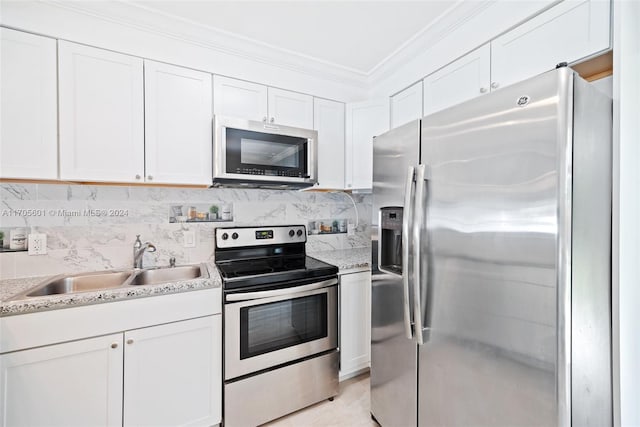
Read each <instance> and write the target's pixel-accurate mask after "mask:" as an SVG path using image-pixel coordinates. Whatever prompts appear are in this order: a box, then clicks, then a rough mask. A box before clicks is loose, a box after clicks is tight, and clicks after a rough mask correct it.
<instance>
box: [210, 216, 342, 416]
mask: <svg viewBox="0 0 640 427" xmlns="http://www.w3.org/2000/svg"><path fill="white" fill-rule="evenodd" d="M215 234H216V235H215V239H216V250H215V260H216V261H215V262H216V266H217V267H218V270H219V272H220V275H221V276H222V283H223V293H224V311H223V313H224V425H225V427H236V426H239V427H247V426H255V425H259V424H262V423H265V422H267V421H270V420H273V419H275V418H278V417H281V416H283V415H286V414H288V413H290V412H293V411H296V410H298V409H301V408H304V407H305V406H308V405H311V404H313V403H316V402H318V401H320V400H323V399H330V398H333V396H335V395H337V394H338V363H339V357H338V276H337V274H338V268H337V267H335V266H333V265H331V264H327V263H325V262H322V261H319V260H317V259H315V258H311V257H308V256H306V251H305V244H306V240H307V235H306V230H305V227H304V226H303V225H295V226H273V227H239V228H217V229H216V233H215Z"/></svg>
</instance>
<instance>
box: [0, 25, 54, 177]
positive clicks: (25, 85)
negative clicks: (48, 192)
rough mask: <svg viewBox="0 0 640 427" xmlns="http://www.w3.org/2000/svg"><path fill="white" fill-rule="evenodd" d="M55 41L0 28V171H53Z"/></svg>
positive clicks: (26, 173)
mask: <svg viewBox="0 0 640 427" xmlns="http://www.w3.org/2000/svg"><path fill="white" fill-rule="evenodd" d="M56 73H57V71H56V41H55V40H54V39H50V38H47V37H40V36H35V35H33V34H28V33H23V32H20V31H14V30H9V29H6V28H0V88H1V89H0V90H1V91H2V96H1V97H0V114H1V116H0V123H2V126H0V177H2V178H39V179H56V178H57V177H58V145H57V142H58V135H57V133H58V127H57V119H58V116H57V108H58V106H57V100H56V89H57V86H56Z"/></svg>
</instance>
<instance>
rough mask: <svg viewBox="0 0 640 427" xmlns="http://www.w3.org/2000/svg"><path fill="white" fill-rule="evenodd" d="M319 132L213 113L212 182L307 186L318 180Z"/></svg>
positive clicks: (264, 185) (279, 186)
mask: <svg viewBox="0 0 640 427" xmlns="http://www.w3.org/2000/svg"><path fill="white" fill-rule="evenodd" d="M317 143H318V132H317V131H315V130H311V129H299V128H293V127H287V126H280V125H276V124H273V123H266V122H255V121H251V120H244V119H237V118H232V117H221V116H216V117H214V143H213V185H214V186H228V185H231V186H246V187H264V188H287V187H292V188H301V187H310V186H312V185H314V184H316V182H317V181H318V172H317V171H318V164H317V161H318V160H317V159H318V156H317Z"/></svg>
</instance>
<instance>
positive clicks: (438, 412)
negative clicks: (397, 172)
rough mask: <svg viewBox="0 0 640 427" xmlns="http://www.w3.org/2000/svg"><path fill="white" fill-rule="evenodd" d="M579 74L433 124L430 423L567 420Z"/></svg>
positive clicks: (515, 89)
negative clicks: (565, 345)
mask: <svg viewBox="0 0 640 427" xmlns="http://www.w3.org/2000/svg"><path fill="white" fill-rule="evenodd" d="M571 79H572V76H571V74H570V72H569V71H568V70H563V71H561V72H553V73H547V74H544V75H541V76H539V77H537V78H535V79H532V80H529V81H526V82H523V83H521V84H518V85H514V86H512V87H508V88H505V89H502V90H500V91H496V92H495V93H492V94H490V95H487V96H484V97H481V98H478V99H476V100H473V101H470V102H467V103H465V104H462V105H460V106H457V107H453V108H450V109H448V110H445V111H442V112H439V113H436V114H434V115H431V116H427V117H425V118H424V119H423V121H422V145H421V163H422V164H424V165H426V166H427V168H428V171H429V172H430V173H429V176H428V180H427V182H426V190H425V199H426V201H424V202H423V203H425V206H424V214H425V215H424V217H425V220H424V223H423V230H422V233H423V234H422V239H421V240H422V246H421V249H420V250H421V259H422V261H423V262H424V263H425V264H426V266H425V267H427V268H425V270H427V271H428V276H427V277H423V278H421V299H420V300H421V303H422V304H423V312H422V315H423V319H422V323H423V328H424V331H423V339H424V342H425V343H424V345H421V346H419V350H418V351H419V362H418V366H419V368H418V371H419V379H418V382H419V386H418V387H419V391H418V400H419V405H418V407H419V411H418V425H419V426H443V425H446V426H470V425H473V426H524V425H529V426H532V425H535V426H548V425H556V424H557V423H558V419H559V418H558V404H557V399H556V375H557V374H558V375H562V373H563V370H562V369H563V368H562V367H560V371H559V372H558V370H559V364H558V361H557V357H558V351H557V350H558V340H562V337H560V336H559V335H557V333H556V327H557V323H558V322H557V315H556V310H557V306H558V304H557V303H558V295H561V296H562V292H559V291H560V290H559V289H558V287H557V286H556V283H558V280H561V278H560V276H561V275H562V274H563V271H561V269H559V268H558V265H559V264H560V263H561V262H562V261H561V257H560V256H559V250H558V245H560V246H562V245H564V244H566V242H565V241H564V240H563V239H564V237H563V235H561V234H562V227H563V225H562V224H559V221H558V217H559V209H561V208H563V206H560V203H559V198H560V197H564V196H566V194H565V193H566V191H567V188H566V186H565V183H566V178H567V176H566V171H567V170H570V169H568V168H567V167H563V166H561V165H565V166H566V164H567V163H564V162H565V157H566V155H567V153H569V159H570V147H569V146H568V142H567V141H568V140H569V138H570V129H571V127H570V123H568V120H570V117H569V116H568V114H569V112H570V107H571V104H570V101H569V99H570V98H569V95H570V94H571V84H570V83H571ZM569 197H570V195H569ZM559 230H560V232H559ZM558 242H560V243H558Z"/></svg>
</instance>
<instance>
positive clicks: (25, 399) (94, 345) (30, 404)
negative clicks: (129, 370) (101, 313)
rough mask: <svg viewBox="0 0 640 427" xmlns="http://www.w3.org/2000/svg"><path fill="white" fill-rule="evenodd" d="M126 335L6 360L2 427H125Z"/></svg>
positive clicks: (0, 359) (0, 376) (0, 374)
mask: <svg viewBox="0 0 640 427" xmlns="http://www.w3.org/2000/svg"><path fill="white" fill-rule="evenodd" d="M122 356H123V346H122V334H113V335H106V336H102V337H97V338H89V339H83V340H79V341H72V342H67V343H62V344H55V345H49V346H46V347H40V348H34V349H29V350H22V351H16V352H14V353H7V354H3V355H0V366H2V370H1V371H0V384H1V385H2V389H1V393H0V394H1V395H2V396H3V399H2V400H0V413H1V414H2V420H1V422H2V426H3V427H4V426H7V427H9V426H11V427H18V426H25V427H35V426H60V427H67V426H78V427H80V426H119V425H122V367H123V364H122V361H123V359H122Z"/></svg>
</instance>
